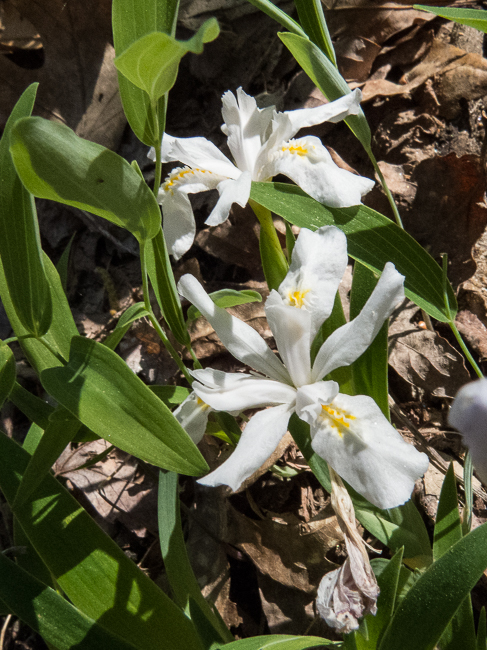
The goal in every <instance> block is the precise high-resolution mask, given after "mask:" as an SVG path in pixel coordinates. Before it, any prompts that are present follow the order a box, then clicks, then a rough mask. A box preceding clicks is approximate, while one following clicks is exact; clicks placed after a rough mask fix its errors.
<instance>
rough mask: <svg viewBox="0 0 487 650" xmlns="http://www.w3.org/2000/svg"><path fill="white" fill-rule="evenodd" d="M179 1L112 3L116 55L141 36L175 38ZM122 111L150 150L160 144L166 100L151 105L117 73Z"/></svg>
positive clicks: (117, 1)
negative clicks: (166, 35) (158, 35)
mask: <svg viewBox="0 0 487 650" xmlns="http://www.w3.org/2000/svg"><path fill="white" fill-rule="evenodd" d="M178 6H179V0H165V2H160V0H137V2H134V1H133V0H113V2H112V28H113V42H114V46H115V54H116V55H119V54H122V52H123V51H124V50H126V49H127V48H128V47H129V46H130V45H131V44H132V43H135V41H137V40H138V39H139V38H140V37H141V36H145V35H146V34H150V33H152V32H165V33H166V34H170V35H171V36H174V34H175V31H176V19H177V14H178ZM118 85H119V88H120V96H121V98H122V104H123V110H124V112H125V115H126V117H127V120H128V122H129V124H130V126H131V128H132V130H133V132H134V133H135V135H136V136H137V137H138V138H139V140H141V141H142V142H143V143H144V144H146V145H148V146H149V147H158V146H160V144H161V140H162V134H163V133H164V128H165V123H166V104H167V98H166V97H161V99H160V100H159V101H158V102H157V104H156V105H155V106H153V105H151V103H150V100H149V96H148V95H147V93H146V92H145V91H143V90H141V89H140V88H137V86H134V84H133V83H132V82H130V81H129V80H128V79H127V78H126V77H124V76H123V75H122V74H121V73H118Z"/></svg>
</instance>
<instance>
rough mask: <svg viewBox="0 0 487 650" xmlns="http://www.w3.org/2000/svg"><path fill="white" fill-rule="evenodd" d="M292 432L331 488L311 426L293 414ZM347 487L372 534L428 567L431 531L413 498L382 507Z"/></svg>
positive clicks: (411, 561)
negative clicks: (396, 506) (317, 450)
mask: <svg viewBox="0 0 487 650" xmlns="http://www.w3.org/2000/svg"><path fill="white" fill-rule="evenodd" d="M289 431H290V433H291V435H292V436H293V438H294V440H295V441H296V444H297V445H298V447H299V449H300V451H301V453H302V454H303V456H304V457H305V459H306V462H307V463H308V465H309V466H310V468H311V469H312V471H313V474H314V475H315V476H316V478H317V479H318V481H319V482H320V483H321V485H322V486H323V487H324V488H325V490H326V491H327V492H330V490H331V484H330V477H329V474H328V466H327V464H326V461H324V460H323V459H322V458H320V456H318V454H316V453H315V452H314V451H313V448H312V447H311V437H310V433H309V425H308V424H306V423H305V422H303V421H302V420H300V419H299V418H298V416H297V415H296V414H295V413H294V414H293V415H292V416H291V419H290V421H289ZM347 490H348V491H349V493H350V497H351V499H352V501H353V505H354V508H355V516H356V517H357V519H358V520H359V521H360V523H361V524H362V525H363V526H364V528H366V529H367V530H368V531H369V532H370V533H372V535H375V537H377V539H379V540H380V541H381V542H382V543H383V544H385V545H386V546H388V547H389V548H390V549H392V550H393V551H396V550H398V549H399V548H401V547H402V546H404V555H405V558H406V560H405V561H407V564H408V565H409V566H412V567H418V568H419V567H424V566H428V564H429V563H430V562H431V547H430V543H429V537H428V532H427V530H426V527H425V525H424V523H423V521H422V519H421V515H420V514H419V512H418V511H417V509H416V507H415V505H414V504H413V503H412V501H411V500H410V501H408V502H406V503H405V504H404V505H402V506H399V507H398V508H392V509H390V510H381V509H380V508H377V507H376V506H373V505H372V504H371V503H369V502H368V501H366V500H365V499H364V498H363V497H362V496H361V495H360V494H358V493H357V492H355V490H353V489H352V488H351V487H350V486H349V485H347Z"/></svg>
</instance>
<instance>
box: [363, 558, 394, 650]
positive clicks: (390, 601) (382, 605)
mask: <svg viewBox="0 0 487 650" xmlns="http://www.w3.org/2000/svg"><path fill="white" fill-rule="evenodd" d="M402 555H403V549H402V548H401V549H399V550H398V551H397V553H396V554H395V555H394V557H393V558H392V559H391V560H386V562H387V564H386V566H385V568H384V570H383V571H381V572H380V575H378V576H377V583H378V585H379V588H380V594H379V598H378V599H377V614H376V615H375V616H372V614H369V615H368V616H366V618H365V621H366V624H367V638H365V637H364V636H363V635H362V634H360V633H359V632H356V633H355V644H356V647H357V650H376V648H377V643H378V641H379V639H380V635H381V632H382V630H383V629H385V627H386V626H387V625H388V624H389V621H390V620H391V618H392V614H393V612H394V607H395V603H396V593H397V588H398V585H399V576H400V572H401V567H402V564H401V561H402Z"/></svg>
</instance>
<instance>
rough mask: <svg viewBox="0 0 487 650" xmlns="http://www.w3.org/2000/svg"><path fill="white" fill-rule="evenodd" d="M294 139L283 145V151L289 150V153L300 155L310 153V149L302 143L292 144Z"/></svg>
mask: <svg viewBox="0 0 487 650" xmlns="http://www.w3.org/2000/svg"><path fill="white" fill-rule="evenodd" d="M293 142H294V141H293V140H291V141H290V142H288V143H287V144H285V145H284V146H283V147H281V151H289V153H294V154H297V155H298V156H307V155H308V149H307V147H303V145H301V144H298V145H296V144H292V143H293Z"/></svg>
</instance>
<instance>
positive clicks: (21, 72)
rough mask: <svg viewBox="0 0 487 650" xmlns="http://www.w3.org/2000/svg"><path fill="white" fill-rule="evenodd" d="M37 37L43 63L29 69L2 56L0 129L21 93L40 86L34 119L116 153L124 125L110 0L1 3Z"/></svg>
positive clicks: (16, 0)
mask: <svg viewBox="0 0 487 650" xmlns="http://www.w3.org/2000/svg"><path fill="white" fill-rule="evenodd" d="M4 5H5V6H9V5H11V6H12V7H13V8H14V9H16V10H17V11H18V13H19V15H20V17H21V19H23V20H27V21H29V22H30V23H31V24H32V25H33V27H34V30H35V31H36V32H37V33H38V34H39V35H40V38H41V41H42V47H43V51H44V63H43V64H42V66H41V67H40V68H37V69H27V68H24V67H20V66H19V65H16V64H15V63H14V62H13V61H12V60H10V59H9V58H7V57H5V56H1V57H0V83H1V85H2V105H1V107H0V126H3V125H4V124H5V122H6V120H7V118H8V116H9V115H10V113H11V111H12V108H13V107H14V104H15V103H16V101H17V100H18V98H19V97H20V95H21V93H22V92H23V91H24V90H25V88H26V87H27V86H28V85H30V84H31V83H33V82H39V90H38V94H37V101H36V105H35V110H34V112H35V114H36V115H41V116H42V117H46V118H48V119H57V120H59V121H61V122H64V123H65V124H67V125H68V126H69V127H71V128H72V129H74V130H75V131H76V133H77V134H78V135H79V136H81V137H83V138H86V139H88V140H92V141H94V142H98V143H100V144H103V145H104V146H106V147H109V148H112V149H116V148H117V146H118V144H119V142H120V138H121V136H122V132H123V129H124V128H125V124H126V120H125V116H124V114H123V110H122V104H121V101H120V97H119V94H118V81H117V72H116V70H115V67H114V65H113V59H114V56H115V53H114V49H113V45H112V44H111V38H112V36H111V2H110V1H109V0H70V1H69V2H66V0H43V2H32V1H31V0H5V2H4Z"/></svg>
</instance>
